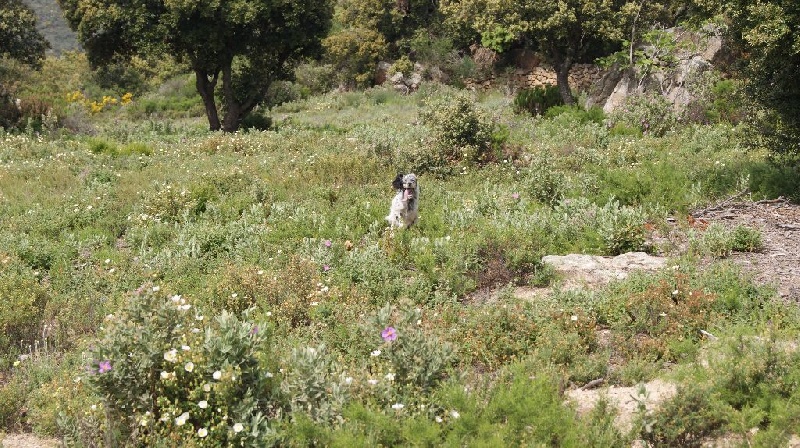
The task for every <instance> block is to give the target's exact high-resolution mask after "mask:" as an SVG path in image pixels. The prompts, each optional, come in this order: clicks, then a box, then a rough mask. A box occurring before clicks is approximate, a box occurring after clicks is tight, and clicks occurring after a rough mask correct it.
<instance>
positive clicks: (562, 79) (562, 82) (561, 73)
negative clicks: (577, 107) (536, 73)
mask: <svg viewBox="0 0 800 448" xmlns="http://www.w3.org/2000/svg"><path fill="white" fill-rule="evenodd" d="M554 65H555V67H554V68H555V70H556V85H557V86H558V93H560V94H561V99H562V100H563V101H564V104H566V105H569V106H572V105H573V104H575V97H573V96H572V90H570V88H569V71H570V69H571V68H572V60H571V59H570V58H565V59H564V60H563V61H559V62H557V63H556V64H554Z"/></svg>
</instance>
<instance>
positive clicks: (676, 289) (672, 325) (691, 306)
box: [611, 272, 718, 359]
mask: <svg viewBox="0 0 800 448" xmlns="http://www.w3.org/2000/svg"><path fill="white" fill-rule="evenodd" d="M716 300H717V297H716V295H715V294H713V293H711V292H706V291H704V290H702V289H699V288H697V287H695V286H694V285H692V284H691V282H689V278H688V276H687V275H686V274H683V273H680V272H677V273H675V274H673V275H671V276H670V277H668V278H665V279H661V280H660V281H658V282H657V283H655V284H652V285H650V286H648V287H647V289H645V290H644V291H642V292H640V293H637V294H633V295H630V296H629V297H627V298H626V299H625V303H624V307H623V309H624V313H621V314H617V315H616V316H613V317H611V319H612V326H613V327H614V328H617V329H618V330H619V333H618V339H619V340H618V343H617V349H616V352H617V354H619V355H621V356H622V357H624V358H625V359H631V358H634V357H637V356H639V355H641V354H647V355H648V356H651V357H655V358H656V359H664V358H666V359H675V357H676V356H677V354H676V353H673V352H671V350H670V341H671V340H679V341H681V340H690V341H698V340H700V338H701V337H702V334H701V330H703V331H706V330H707V328H708V325H709V323H710V322H713V321H714V319H715V318H716V317H717V316H718V314H717V311H716V309H715V302H716Z"/></svg>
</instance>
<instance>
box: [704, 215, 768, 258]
mask: <svg viewBox="0 0 800 448" xmlns="http://www.w3.org/2000/svg"><path fill="white" fill-rule="evenodd" d="M700 232H702V233H698V232H693V233H692V234H690V237H689V244H690V247H691V248H692V249H693V250H695V251H697V252H698V253H700V254H702V255H709V256H711V257H714V258H726V257H728V256H730V255H731V253H733V252H734V251H737V252H756V251H758V250H761V248H762V247H763V243H762V241H761V232H759V231H758V230H756V229H752V228H750V227H747V226H743V225H738V226H736V227H734V228H733V229H729V228H727V227H725V226H723V225H722V224H718V223H712V224H711V225H709V226H708V227H707V228H706V229H705V230H701V231H700Z"/></svg>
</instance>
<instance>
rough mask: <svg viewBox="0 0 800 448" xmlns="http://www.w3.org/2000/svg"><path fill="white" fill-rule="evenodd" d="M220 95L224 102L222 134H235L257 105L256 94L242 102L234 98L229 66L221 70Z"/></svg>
mask: <svg viewBox="0 0 800 448" xmlns="http://www.w3.org/2000/svg"><path fill="white" fill-rule="evenodd" d="M222 94H223V97H224V100H223V101H225V117H223V119H222V131H223V132H236V131H238V130H239V125H240V124H241V122H242V118H244V117H245V116H246V115H247V114H249V113H250V112H251V111H252V110H253V108H254V107H255V106H256V104H258V99H257V98H259V96H258V95H257V94H251V95H248V97H247V98H245V99H244V100H243V101H241V102H240V101H239V99H238V98H236V94H235V93H234V89H233V74H232V70H231V66H230V64H229V65H228V66H226V67H223V68H222Z"/></svg>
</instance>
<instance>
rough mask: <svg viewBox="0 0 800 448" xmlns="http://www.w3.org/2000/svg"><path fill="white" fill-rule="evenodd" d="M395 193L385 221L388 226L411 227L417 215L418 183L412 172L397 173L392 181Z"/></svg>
mask: <svg viewBox="0 0 800 448" xmlns="http://www.w3.org/2000/svg"><path fill="white" fill-rule="evenodd" d="M392 187H393V188H394V189H395V191H396V194H395V195H394V198H393V199H392V206H391V208H390V209H389V216H387V217H386V221H388V222H389V226H390V227H398V228H401V227H411V225H412V224H414V223H415V222H416V221H417V217H418V216H419V184H418V183H417V175H416V174H414V173H409V174H398V175H397V177H396V178H395V179H394V182H392Z"/></svg>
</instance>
